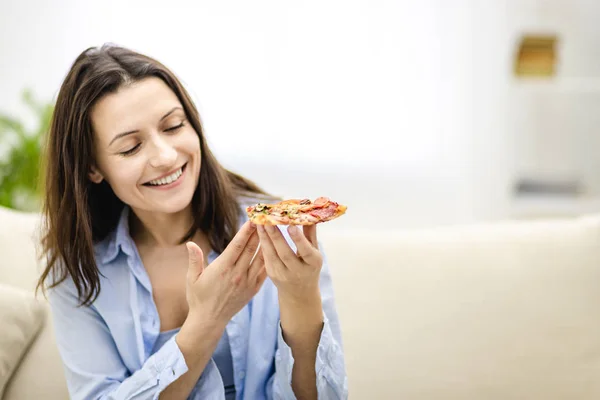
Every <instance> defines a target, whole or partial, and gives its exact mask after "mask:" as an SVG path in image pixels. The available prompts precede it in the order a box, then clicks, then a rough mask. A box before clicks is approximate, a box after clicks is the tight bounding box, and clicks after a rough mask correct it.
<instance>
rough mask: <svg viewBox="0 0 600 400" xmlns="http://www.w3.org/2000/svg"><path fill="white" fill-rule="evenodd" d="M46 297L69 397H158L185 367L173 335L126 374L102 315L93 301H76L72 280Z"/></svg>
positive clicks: (126, 371) (115, 398) (53, 289)
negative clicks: (140, 364)
mask: <svg viewBox="0 0 600 400" xmlns="http://www.w3.org/2000/svg"><path fill="white" fill-rule="evenodd" d="M48 300H49V303H50V307H51V310H52V317H53V321H54V330H55V334H56V343H57V346H58V350H59V353H60V355H61V358H62V361H63V365H64V370H65V377H66V381H67V387H68V389H69V394H70V397H71V398H72V399H74V400H78V399H82V400H83V399H86V400H88V399H104V400H108V399H111V400H113V399H114V400H117V399H119V400H121V399H158V396H159V394H160V393H161V392H162V391H163V390H164V389H165V388H166V387H167V386H168V385H169V384H171V383H172V382H173V381H175V380H176V379H178V378H179V377H180V376H181V375H183V374H184V373H185V372H187V370H188V367H187V365H186V363H185V359H184V357H183V354H182V353H181V351H180V349H179V347H178V346H177V343H176V342H175V336H174V337H172V338H171V339H170V340H169V341H168V342H167V343H165V345H164V346H163V347H162V348H161V349H160V350H159V351H157V352H156V353H155V354H153V355H152V356H151V357H149V358H148V360H146V362H145V363H144V364H143V366H142V368H140V369H139V370H137V371H135V373H133V374H130V373H129V371H128V370H127V368H126V367H125V365H124V364H123V362H122V360H121V357H120V356H119V352H118V351H117V348H116V345H115V342H114V340H113V338H112V336H111V334H110V331H109V329H108V327H107V326H106V324H105V323H104V321H103V319H102V317H101V316H100V315H99V314H98V312H97V311H96V310H95V309H94V307H93V305H92V306H79V303H78V299H77V296H76V290H75V287H74V286H73V285H72V282H70V281H68V280H67V281H64V282H62V283H61V284H59V285H58V286H57V287H55V288H52V289H50V290H49V291H48Z"/></svg>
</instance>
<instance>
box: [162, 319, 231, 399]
mask: <svg viewBox="0 0 600 400" xmlns="http://www.w3.org/2000/svg"><path fill="white" fill-rule="evenodd" d="M224 330H225V325H223V324H219V323H209V322H203V321H200V320H195V319H192V318H188V319H187V320H186V321H185V322H184V324H183V326H182V327H181V330H180V331H179V333H178V334H177V336H176V337H175V341H176V342H177V345H178V346H179V349H180V350H181V353H182V354H183V357H184V359H185V362H186V364H187V366H188V371H187V372H186V373H185V374H183V375H182V376H181V377H179V379H177V380H176V381H174V382H173V383H171V384H170V385H169V386H167V388H166V389H165V390H164V391H163V392H162V393H161V394H160V396H159V398H160V399H161V400H178V399H187V398H188V397H189V395H190V393H191V392H192V390H193V389H194V386H195V385H196V383H197V382H198V379H199V378H200V375H202V371H204V368H206V365H207V364H208V362H209V360H210V359H211V357H212V354H213V353H214V351H215V348H216V347H217V344H218V343H219V340H220V338H221V336H222V335H223V332H224Z"/></svg>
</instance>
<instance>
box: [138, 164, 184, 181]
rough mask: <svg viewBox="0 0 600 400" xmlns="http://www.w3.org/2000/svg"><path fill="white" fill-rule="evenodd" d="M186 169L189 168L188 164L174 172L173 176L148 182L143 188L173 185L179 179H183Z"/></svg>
mask: <svg viewBox="0 0 600 400" xmlns="http://www.w3.org/2000/svg"><path fill="white" fill-rule="evenodd" d="M185 167H187V163H185V164H184V165H183V166H182V167H181V168H179V169H178V170H177V171H175V172H173V173H172V174H171V175H169V176H165V177H164V178H161V179H155V180H152V181H150V182H146V183H144V184H143V186H165V185H168V184H171V183H173V182H175V181H176V180H177V179H179V178H180V177H181V175H183V171H184V170H185Z"/></svg>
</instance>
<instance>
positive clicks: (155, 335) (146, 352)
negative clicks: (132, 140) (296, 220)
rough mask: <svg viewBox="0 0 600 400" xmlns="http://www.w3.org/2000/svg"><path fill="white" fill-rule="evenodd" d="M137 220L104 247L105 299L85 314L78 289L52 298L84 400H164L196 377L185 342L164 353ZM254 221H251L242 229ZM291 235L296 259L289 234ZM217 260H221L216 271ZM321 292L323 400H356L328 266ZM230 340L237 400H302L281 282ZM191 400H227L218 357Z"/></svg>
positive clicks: (68, 369) (171, 342) (57, 291)
mask: <svg viewBox="0 0 600 400" xmlns="http://www.w3.org/2000/svg"><path fill="white" fill-rule="evenodd" d="M244 214H245V213H244ZM128 216H129V208H128V207H125V209H124V210H123V213H122V214H121V217H120V220H119V223H118V226H117V228H116V229H115V230H114V231H113V232H112V233H111V234H109V235H108V236H107V237H106V238H105V239H104V240H103V241H102V242H100V243H98V244H97V245H96V246H95V254H96V262H97V265H98V268H99V271H100V286H101V291H100V295H99V296H98V298H97V299H96V300H95V301H94V303H93V304H92V305H91V306H89V307H85V306H83V307H78V304H79V301H78V298H77V291H76V289H75V286H74V284H73V282H72V281H71V280H70V279H67V280H66V281H65V282H63V283H61V284H60V285H58V286H57V287H56V288H54V289H50V290H49V291H48V300H49V302H50V306H51V308H52V315H53V320H54V327H55V331H56V340H57V345H58V349H59V352H60V354H61V357H62V360H63V364H64V368H65V376H66V380H67V386H68V389H69V393H70V395H71V398H72V399H75V400H78V399H85V400H90V399H158V396H159V394H160V393H161V392H162V391H163V390H164V389H165V388H166V387H167V386H169V384H171V383H172V382H173V381H175V380H176V379H178V378H179V377H180V376H181V375H183V374H184V373H185V372H187V370H188V367H187V365H186V363H185V359H184V357H183V354H182V353H181V351H180V349H179V347H178V346H177V343H176V341H175V337H176V333H175V334H174V335H172V336H171V337H170V338H168V339H167V340H166V341H165V343H164V344H163V345H162V346H158V348H155V344H156V342H157V340H159V336H160V335H159V334H160V332H159V329H160V321H159V316H158V312H157V309H156V305H155V303H154V299H153V297H152V287H151V285H150V279H149V278H148V275H147V273H146V270H145V269H144V266H143V265H142V261H141V258H140V256H139V254H138V252H137V248H136V246H135V243H134V241H133V240H132V238H131V236H130V235H129V224H128ZM246 219H247V217H246V218H242V220H241V221H240V225H241V224H243V223H244V222H245V220H246ZM282 232H283V233H284V236H285V238H286V240H287V241H288V243H290V245H291V246H292V248H294V249H295V246H294V244H293V242H292V241H291V239H290V238H289V236H288V234H287V231H286V230H285V229H282ZM217 256H218V254H216V253H215V252H214V251H213V252H211V253H210V254H209V257H208V258H209V262H212V261H213V260H214V259H215V258H216V257H217ZM324 258H325V257H324ZM209 268H210V266H209ZM320 288H321V297H322V301H323V315H324V325H323V330H322V332H321V337H320V340H319V345H318V348H317V361H316V364H315V371H316V376H317V390H318V393H319V399H346V398H347V397H348V383H347V377H346V369H345V364H344V354H343V350H342V341H341V332H340V326H339V320H338V316H337V313H336V311H335V304H334V296H333V288H332V282H331V276H330V273H329V267H328V266H327V261H326V258H325V260H324V263H323V268H322V270H321V277H320ZM225 334H226V335H227V339H228V342H229V349H230V352H231V360H232V365H233V371H232V372H233V379H234V384H235V391H236V399H238V400H241V399H247V400H258V399H295V396H294V393H293V391H292V387H291V380H292V367H293V365H294V358H293V356H292V352H291V349H290V347H289V346H288V345H287V344H286V343H285V341H284V340H283V336H282V331H281V326H280V323H279V303H278V297H277V289H276V287H275V285H274V284H273V282H272V281H271V280H269V279H268V278H267V280H266V281H265V283H264V284H263V286H262V288H261V289H260V291H259V292H258V293H257V294H256V296H254V298H253V299H252V300H251V301H250V302H249V303H248V304H247V305H246V306H245V307H244V308H243V309H242V310H241V311H240V312H239V313H237V314H236V315H235V316H234V317H233V318H232V319H231V321H230V322H229V323H228V324H227V327H226V330H225ZM198 340H202V338H198ZM216 353H217V352H216ZM216 353H215V354H216ZM188 398H189V399H198V400H199V399H202V400H206V399H215V400H223V399H225V391H224V382H223V377H222V375H221V373H220V371H219V368H218V366H217V364H216V362H215V357H213V358H211V360H210V361H209V362H208V364H207V366H206V368H205V369H204V371H203V372H202V375H201V376H200V378H199V380H198V382H197V384H196V386H195V387H194V389H193V390H192V393H191V394H190V396H189V397H188Z"/></svg>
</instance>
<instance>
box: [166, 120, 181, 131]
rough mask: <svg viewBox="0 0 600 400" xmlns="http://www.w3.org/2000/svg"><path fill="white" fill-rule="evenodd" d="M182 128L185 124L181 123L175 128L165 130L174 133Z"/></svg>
mask: <svg viewBox="0 0 600 400" xmlns="http://www.w3.org/2000/svg"><path fill="white" fill-rule="evenodd" d="M180 128H183V122H182V123H180V124H179V125H175V126H172V127H170V128H167V129H165V132H174V131H176V130H178V129H180Z"/></svg>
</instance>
